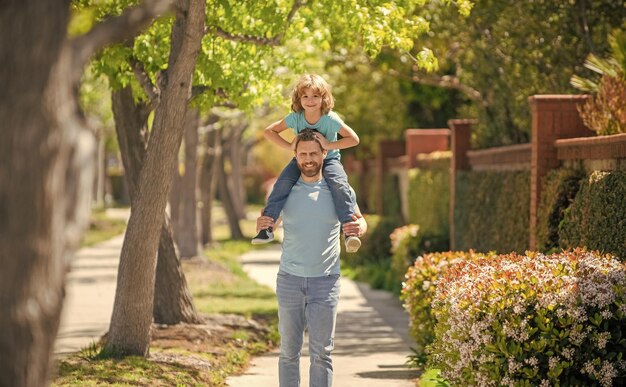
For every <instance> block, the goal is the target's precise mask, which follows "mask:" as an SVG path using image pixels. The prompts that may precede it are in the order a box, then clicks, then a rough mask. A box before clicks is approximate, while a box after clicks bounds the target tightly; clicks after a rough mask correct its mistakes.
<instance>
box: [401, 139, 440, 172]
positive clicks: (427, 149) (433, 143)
mask: <svg viewBox="0 0 626 387" xmlns="http://www.w3.org/2000/svg"><path fill="white" fill-rule="evenodd" d="M449 138H450V129H407V130H405V131H404V139H405V142H406V167H407V169H411V168H415V167H416V166H417V155H418V154H420V153H432V152H436V151H446V150H448V149H450V148H449V145H448V142H449Z"/></svg>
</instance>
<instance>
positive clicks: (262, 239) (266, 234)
mask: <svg viewBox="0 0 626 387" xmlns="http://www.w3.org/2000/svg"><path fill="white" fill-rule="evenodd" d="M272 231H273V230H272V228H271V227H268V228H265V229H263V230H261V231H259V233H258V234H257V236H255V237H254V239H252V244H253V245H261V244H263V243H270V242H271V241H273V240H274V233H273V232H272Z"/></svg>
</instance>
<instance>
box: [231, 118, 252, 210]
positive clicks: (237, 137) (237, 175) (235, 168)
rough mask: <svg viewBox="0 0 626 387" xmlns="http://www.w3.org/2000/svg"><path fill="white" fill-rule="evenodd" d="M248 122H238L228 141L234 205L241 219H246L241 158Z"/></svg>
mask: <svg viewBox="0 0 626 387" xmlns="http://www.w3.org/2000/svg"><path fill="white" fill-rule="evenodd" d="M246 126H247V125H246V124H236V125H235V126H234V127H233V128H231V135H230V137H229V141H228V143H229V144H228V161H229V162H230V174H229V177H230V181H231V184H232V195H233V207H234V208H235V212H236V214H237V216H238V217H239V219H240V220H241V219H246V201H245V195H246V191H245V187H244V182H243V169H242V159H241V153H242V152H241V138H242V135H243V132H244V130H246Z"/></svg>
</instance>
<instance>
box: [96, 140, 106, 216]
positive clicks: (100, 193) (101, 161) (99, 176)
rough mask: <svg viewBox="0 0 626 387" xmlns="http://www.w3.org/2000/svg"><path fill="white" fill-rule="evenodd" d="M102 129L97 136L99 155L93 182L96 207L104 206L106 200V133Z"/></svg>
mask: <svg viewBox="0 0 626 387" xmlns="http://www.w3.org/2000/svg"><path fill="white" fill-rule="evenodd" d="M102 132H103V131H102V130H101V131H100V133H99V135H98V136H97V142H98V145H97V157H96V176H95V178H94V182H93V202H94V204H95V206H96V207H100V208H103V207H104V206H105V202H104V180H105V174H106V163H105V157H104V156H105V149H104V133H102Z"/></svg>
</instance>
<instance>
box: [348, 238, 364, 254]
mask: <svg viewBox="0 0 626 387" xmlns="http://www.w3.org/2000/svg"><path fill="white" fill-rule="evenodd" d="M345 244H346V252H347V253H356V252H357V251H359V248H360V247H361V240H360V239H359V238H358V237H355V236H349V237H346V240H345Z"/></svg>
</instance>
